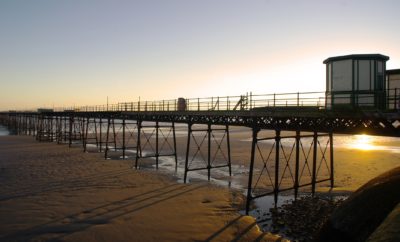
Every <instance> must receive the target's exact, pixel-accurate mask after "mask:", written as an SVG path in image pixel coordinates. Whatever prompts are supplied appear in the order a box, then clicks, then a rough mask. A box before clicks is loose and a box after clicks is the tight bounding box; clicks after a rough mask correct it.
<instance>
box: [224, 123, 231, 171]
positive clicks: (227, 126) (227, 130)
mask: <svg viewBox="0 0 400 242" xmlns="http://www.w3.org/2000/svg"><path fill="white" fill-rule="evenodd" d="M225 132H226V145H227V149H228V167H229V176H232V164H231V143H230V139H229V125H226V131H225Z"/></svg>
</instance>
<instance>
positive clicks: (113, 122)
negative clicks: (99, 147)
mask: <svg viewBox="0 0 400 242" xmlns="http://www.w3.org/2000/svg"><path fill="white" fill-rule="evenodd" d="M112 127H113V138H114V151H117V133H116V132H115V118H114V117H113V118H112Z"/></svg>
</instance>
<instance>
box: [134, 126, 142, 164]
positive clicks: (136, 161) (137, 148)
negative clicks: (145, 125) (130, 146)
mask: <svg viewBox="0 0 400 242" xmlns="http://www.w3.org/2000/svg"><path fill="white" fill-rule="evenodd" d="M137 126H138V127H137V129H138V131H137V132H138V136H137V144H136V158H135V169H137V168H138V161H139V157H141V156H142V148H141V144H140V133H141V132H142V120H138V121H137Z"/></svg>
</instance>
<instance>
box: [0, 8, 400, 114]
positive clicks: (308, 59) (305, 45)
mask: <svg viewBox="0 0 400 242" xmlns="http://www.w3.org/2000/svg"><path fill="white" fill-rule="evenodd" d="M399 10H400V1H398V0H381V1H376V0H354V1H344V0H343V1H323V0H292V1H288V0H279V1H278V0H263V1H261V0H249V1H246V0H143V1H134V0H130V1H128V0H126V1H122V0H68V1H67V0H65V1H61V0H60V1H54V0H35V1H29V0H25V1H22V0H1V1H0V36H1V37H0V83H1V88H0V110H8V109H26V108H35V107H53V106H55V107H59V106H72V105H94V104H105V103H106V100H107V96H108V98H109V101H110V103H117V102H124V101H129V102H130V101H137V100H138V98H139V96H140V98H141V100H160V99H174V98H177V97H208V96H225V95H240V94H243V93H246V92H250V91H251V92H253V93H257V94H265V93H274V92H276V93H280V92H298V91H300V92H305V91H325V66H324V65H323V64H322V61H323V60H324V59H326V58H328V57H331V56H336V55H347V54H360V53H380V54H384V55H387V56H389V57H390V60H389V61H388V62H387V69H397V68H400V44H399V43H400V31H399V25H400V13H399Z"/></svg>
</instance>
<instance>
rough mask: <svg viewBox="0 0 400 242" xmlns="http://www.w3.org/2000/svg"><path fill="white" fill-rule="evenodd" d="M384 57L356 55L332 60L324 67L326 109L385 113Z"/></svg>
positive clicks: (385, 58)
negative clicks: (360, 109) (382, 110)
mask: <svg viewBox="0 0 400 242" xmlns="http://www.w3.org/2000/svg"><path fill="white" fill-rule="evenodd" d="M388 60H389V57H388V56H385V55H381V54H357V55H345V56H335V57H330V58H328V59H326V60H324V62H323V63H324V64H326V107H327V108H328V109H337V108H339V109H354V108H362V109H368V108H371V109H375V108H378V109H385V108H386V102H385V99H386V94H385V92H386V83H385V75H386V74H385V71H386V61H388Z"/></svg>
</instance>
